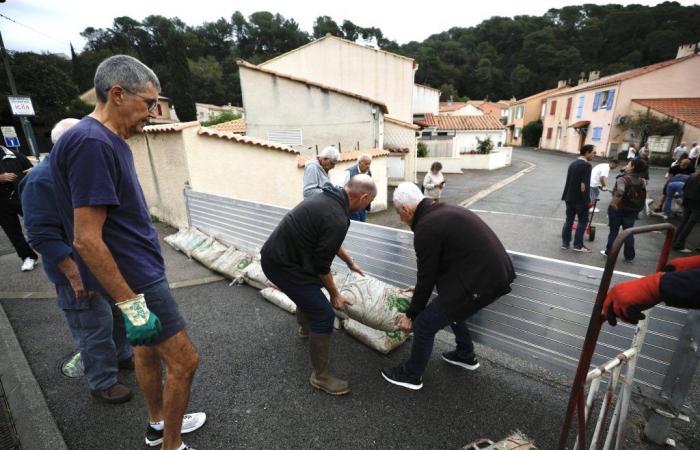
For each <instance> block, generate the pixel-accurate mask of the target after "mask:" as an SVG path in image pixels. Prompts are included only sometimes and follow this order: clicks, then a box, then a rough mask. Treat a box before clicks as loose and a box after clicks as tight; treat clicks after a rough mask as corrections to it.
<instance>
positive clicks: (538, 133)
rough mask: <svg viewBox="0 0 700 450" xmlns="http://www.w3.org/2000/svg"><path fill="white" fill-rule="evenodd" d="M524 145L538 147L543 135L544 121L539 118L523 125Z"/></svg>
mask: <svg viewBox="0 0 700 450" xmlns="http://www.w3.org/2000/svg"><path fill="white" fill-rule="evenodd" d="M522 131H523V145H524V146H526V147H537V146H538V145H539V143H540V138H541V137H542V122H540V121H539V120H536V121H532V122H529V123H528V124H527V125H525V126H524V127H523V130H522Z"/></svg>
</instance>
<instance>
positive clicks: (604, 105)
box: [593, 89, 615, 111]
mask: <svg viewBox="0 0 700 450" xmlns="http://www.w3.org/2000/svg"><path fill="white" fill-rule="evenodd" d="M614 99H615V91H614V90H612V89H611V90H609V91H600V92H596V93H595V97H594V98H593V111H598V110H599V109H612V107H613V100H614Z"/></svg>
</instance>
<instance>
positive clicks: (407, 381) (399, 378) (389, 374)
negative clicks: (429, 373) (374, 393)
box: [381, 366, 423, 391]
mask: <svg viewBox="0 0 700 450" xmlns="http://www.w3.org/2000/svg"><path fill="white" fill-rule="evenodd" d="M381 372H382V376H383V377H384V379H385V380H386V381H388V382H389V383H391V384H395V385H397V386H401V387H404V388H406V389H411V390H412V391H417V390H418V389H420V388H422V387H423V378H421V377H414V376H412V375H409V374H408V373H406V370H405V369H404V368H403V366H398V367H385V368H383V369H382V371H381Z"/></svg>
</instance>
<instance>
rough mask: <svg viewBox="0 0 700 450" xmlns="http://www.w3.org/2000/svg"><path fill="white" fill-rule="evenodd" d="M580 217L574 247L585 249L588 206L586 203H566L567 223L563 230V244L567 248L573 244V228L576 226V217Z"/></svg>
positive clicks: (565, 222)
mask: <svg viewBox="0 0 700 450" xmlns="http://www.w3.org/2000/svg"><path fill="white" fill-rule="evenodd" d="M576 216H578V225H576V235H575V236H574V247H576V248H581V247H583V233H585V232H586V225H588V205H586V204H585V203H571V202H566V221H564V228H562V229H561V242H562V244H563V245H565V246H566V247H568V246H569V244H570V243H571V227H573V226H574V217H576Z"/></svg>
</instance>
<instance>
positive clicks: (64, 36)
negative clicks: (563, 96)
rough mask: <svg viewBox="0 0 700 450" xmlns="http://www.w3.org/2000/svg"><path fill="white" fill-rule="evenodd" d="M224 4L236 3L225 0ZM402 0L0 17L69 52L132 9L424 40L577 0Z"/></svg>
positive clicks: (19, 36) (128, 0)
mask: <svg viewBox="0 0 700 450" xmlns="http://www.w3.org/2000/svg"><path fill="white" fill-rule="evenodd" d="M581 3H598V4H605V3H623V4H629V3H637V4H640V3H641V4H645V5H653V4H657V3H660V2H658V1H644V0H637V1H634V2H627V1H622V2H610V1H598V0H585V1H582V2H581ZM680 3H681V4H684V5H689V4H694V3H696V2H694V1H683V0H681V1H680ZM225 4H228V5H230V6H224V5H225ZM398 4H399V2H390V1H378V0H352V1H348V0H344V1H328V0H327V1H324V2H321V1H316V0H309V1H289V0H257V1H254V2H245V3H243V4H238V5H236V4H235V3H234V2H225V1H221V0H218V1H217V0H197V1H193V2H184V1H176V0H175V1H174V0H146V1H144V0H111V1H100V0H91V1H74V0H63V1H56V0H6V2H5V3H0V14H2V15H3V16H6V17H9V18H10V19H12V20H15V21H17V22H19V24H17V23H13V22H11V21H10V20H8V19H7V18H5V17H0V32H2V36H3V39H4V41H5V46H6V47H7V48H8V49H10V50H19V51H37V52H38V51H49V52H54V53H65V54H69V52H70V50H69V42H72V43H73V45H74V46H75V48H76V50H80V49H82V47H83V45H84V43H85V41H84V40H83V38H82V37H81V36H80V32H81V31H82V30H84V29H85V28H87V27H95V28H105V27H109V26H110V25H111V24H112V20H113V19H114V18H115V17H119V16H129V17H132V18H133V19H136V20H141V19H143V18H144V17H146V16H149V15H151V14H159V15H163V16H166V17H176V16H177V17H179V18H180V19H182V20H183V21H184V22H185V23H187V24H188V25H198V24H201V23H202V22H207V21H214V20H216V19H218V18H220V17H224V18H226V19H230V17H231V15H232V14H233V12H234V11H236V9H239V10H240V11H241V12H242V13H243V14H244V15H245V16H248V15H249V14H251V13H253V12H255V11H270V12H272V13H280V14H282V15H283V16H284V17H286V18H293V19H294V20H296V21H297V22H298V23H299V25H300V27H301V28H302V29H303V30H305V31H307V32H311V30H312V27H313V23H314V19H316V17H318V16H321V15H327V16H331V17H332V18H333V19H334V20H335V21H336V22H338V23H339V24H340V23H342V21H343V20H345V19H349V20H350V21H352V22H354V23H355V24H357V25H360V26H364V27H370V26H374V27H378V28H381V30H382V32H383V33H384V36H386V37H387V38H389V39H393V40H395V41H398V42H399V43H401V44H403V43H406V42H408V41H413V40H416V41H422V40H423V39H425V38H427V37H428V36H430V35H431V34H434V33H439V32H441V31H445V30H447V29H449V28H451V27H454V26H461V27H469V26H473V25H476V24H478V23H479V22H481V21H482V20H485V19H488V18H489V17H492V16H509V17H512V16H515V15H522V14H529V15H541V14H544V13H545V12H546V11H547V10H548V9H550V8H560V7H562V6H566V5H570V4H575V3H573V2H557V1H547V0H529V1H527V0H515V1H514V0H498V1H494V0H491V1H484V0H477V1H465V0H443V1H442V2H438V3H436V4H432V3H430V2H427V3H426V2H421V3H418V2H415V3H414V2H401V3H400V5H401V6H395V5H398ZM20 24H21V25H20Z"/></svg>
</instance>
